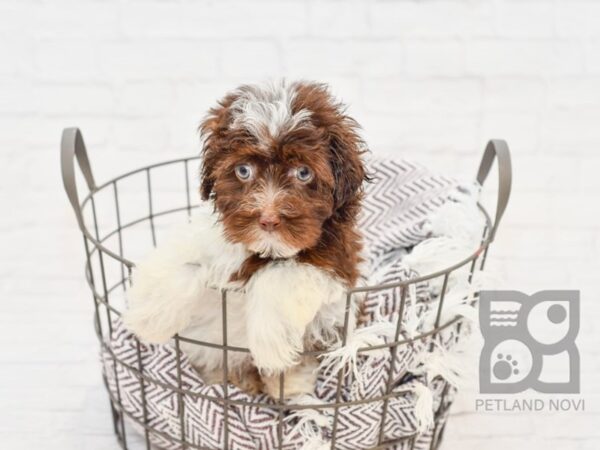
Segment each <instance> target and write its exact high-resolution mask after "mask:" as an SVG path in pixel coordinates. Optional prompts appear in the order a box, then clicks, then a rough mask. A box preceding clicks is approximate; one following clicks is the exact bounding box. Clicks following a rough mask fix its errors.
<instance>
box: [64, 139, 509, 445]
mask: <svg viewBox="0 0 600 450" xmlns="http://www.w3.org/2000/svg"><path fill="white" fill-rule="evenodd" d="M75 159H77V162H78V166H79V169H80V171H81V174H82V175H83V178H84V180H85V183H86V184H87V188H88V194H87V195H86V196H85V197H84V198H83V200H81V201H80V198H79V195H78V190H77V183H76V173H75ZM495 159H497V160H498V173H499V176H498V180H499V189H498V198H497V205H496V212H495V219H494V221H493V222H492V220H491V218H490V216H489V214H488V213H487V212H486V210H485V208H484V207H483V206H482V205H481V204H478V208H479V211H480V212H481V214H482V215H483V216H484V218H485V223H486V226H485V230H484V232H483V236H482V239H481V243H480V246H479V247H478V248H477V249H476V251H475V252H473V253H472V254H471V255H470V256H469V257H467V258H465V259H463V260H462V261H457V262H456V263H455V264H453V265H451V266H450V267H447V268H446V269H444V270H441V271H438V272H436V273H432V274H426V275H423V276H420V277H419V278H413V279H411V280H409V281H403V282H399V283H394V284H386V285H377V286H368V287H360V288H354V289H350V290H348V292H347V295H346V298H347V304H346V311H349V309H350V308H349V305H350V302H351V299H352V296H353V295H359V294H361V293H367V292H370V291H371V292H375V291H380V290H382V289H388V288H397V289H398V290H399V292H400V298H401V302H402V304H401V306H400V308H401V310H402V306H403V303H404V301H405V298H406V292H407V290H408V289H409V288H410V287H411V285H413V284H414V285H416V284H417V283H419V282H423V281H426V280H434V279H439V280H442V283H441V285H442V290H441V293H440V300H439V305H438V307H437V308H438V310H437V320H436V321H435V326H434V327H433V328H432V329H429V330H424V332H422V333H421V334H419V335H418V336H415V337H413V338H411V339H406V338H405V337H403V336H401V335H400V320H401V314H399V317H398V325H397V333H396V335H395V339H394V340H393V341H392V342H389V343H388V344H386V345H385V347H389V348H390V350H395V349H396V348H398V347H399V346H403V345H409V344H410V343H411V342H412V341H417V340H421V339H422V340H424V339H425V338H427V337H431V336H435V335H436V334H438V333H440V332H442V331H443V330H445V329H447V328H449V327H458V328H459V329H460V326H461V318H460V317H458V316H457V317H454V318H452V319H451V320H449V321H447V322H446V323H440V318H441V317H442V309H443V307H444V295H445V294H446V286H447V283H448V278H449V276H450V274H451V273H452V272H453V271H455V270H457V269H460V268H463V269H468V270H469V281H470V280H471V278H472V277H473V274H474V272H475V270H476V268H477V269H479V270H483V268H484V265H485V260H486V257H487V253H488V248H489V245H490V243H491V242H492V241H493V239H494V236H495V234H496V231H497V228H498V225H499V222H500V219H501V217H502V215H503V213H504V210H505V208H506V206H507V203H508V199H509V195H510V189H511V163H510V153H509V150H508V146H507V145H506V143H505V142H504V141H501V140H492V141H490V142H489V143H488V145H487V146H486V148H485V151H484V154H483V158H482V161H481V164H480V167H479V171H478V173H477V181H478V182H479V183H480V184H481V185H483V183H484V181H485V180H486V178H487V176H488V174H489V172H490V169H491V167H492V164H493V162H494V160H495ZM198 160H199V157H190V158H184V159H177V160H172V161H167V162H163V163H159V164H154V165H150V166H147V167H142V168H139V169H137V170H134V171H131V172H128V173H126V174H123V175H121V176H118V177H116V178H114V179H112V180H109V181H107V182H106V183H104V184H101V185H97V184H96V182H95V180H94V177H93V175H92V170H91V166H90V162H89V159H88V155H87V151H86V148H85V145H84V142H83V138H82V135H81V132H80V131H79V129H77V128H69V129H65V130H64V131H63V135H62V143H61V168H62V178H63V184H64V188H65V191H66V193H67V197H68V198H69V201H70V203H71V205H72V207H73V210H74V212H75V216H76V219H77V222H78V225H79V229H80V230H81V232H82V234H83V243H84V248H85V255H86V265H85V278H86V280H87V283H88V285H89V287H90V289H91V291H92V294H93V305H94V328H95V331H96V334H97V336H98V339H99V342H100V345H101V347H102V349H103V351H106V352H108V355H109V357H110V359H111V360H112V367H113V368H114V374H111V376H113V375H114V378H113V379H114V380H115V381H116V395H114V393H113V392H112V391H111V389H110V387H109V385H108V381H107V377H106V374H105V375H104V383H105V385H106V388H107V391H108V394H109V400H110V407H111V411H112V420H113V426H114V432H115V434H116V437H117V441H118V444H119V445H120V447H121V448H123V449H133V448H145V449H147V450H150V448H152V443H153V442H155V441H156V439H154V438H155V437H156V438H160V440H161V441H162V442H169V443H170V444H172V445H173V446H178V447H179V448H181V449H211V450H212V449H214V447H202V446H199V445H196V444H194V443H193V442H189V441H188V440H186V436H185V433H184V431H183V430H184V427H183V417H184V415H185V407H184V402H183V401H182V396H184V395H186V394H188V392H186V389H185V388H184V387H182V375H181V364H180V361H181V358H182V353H181V351H180V343H181V342H186V343H188V344H189V341H186V340H185V338H184V337H181V336H174V343H175V351H176V352H177V383H176V384H174V385H165V384H164V383H162V382H160V381H159V380H157V379H156V378H155V377H152V376H150V375H149V374H148V373H145V372H144V370H143V362H142V358H141V351H140V348H141V345H142V344H140V342H139V341H137V367H132V366H131V365H128V366H127V369H128V370H130V371H132V372H133V373H134V374H135V376H136V378H137V382H138V383H139V393H140V397H141V398H140V401H141V407H142V410H143V415H142V418H141V419H140V418H139V417H136V416H135V415H134V414H132V413H131V412H130V411H128V410H127V408H125V407H124V404H123V401H122V397H121V390H120V388H119V376H118V373H117V369H116V368H117V367H118V365H124V364H125V363H124V362H123V361H122V359H121V358H120V357H119V355H116V354H115V353H114V352H112V351H111V349H110V346H109V344H108V343H107V341H108V339H109V337H110V336H111V334H112V332H113V326H114V323H115V318H116V317H119V316H120V315H121V312H122V310H123V305H122V304H121V305H119V304H118V303H117V301H116V300H115V298H116V297H122V296H123V293H124V292H125V291H126V290H127V289H128V287H129V285H130V279H131V272H132V268H133V267H134V262H133V261H134V260H135V259H137V257H135V256H131V255H135V254H136V251H139V256H141V255H142V254H143V252H144V251H147V250H148V248H149V246H150V245H153V246H156V244H157V242H158V240H159V239H160V235H161V233H162V232H163V231H164V230H166V229H168V228H169V226H170V225H171V223H181V221H182V220H185V218H189V217H190V216H191V213H192V210H194V209H196V208H199V207H201V204H200V203H195V202H193V201H192V199H193V198H195V196H194V195H193V194H192V193H191V183H190V166H191V165H192V163H197V162H198ZM159 197H160V198H159ZM136 243H137V247H136ZM125 255H127V257H125ZM227 293H228V292H227V290H223V291H222V317H221V320H222V327H223V345H220V344H215V343H201V342H194V344H196V345H208V346H211V347H213V348H215V347H216V348H219V349H221V350H222V352H223V354H224V359H223V360H224V361H227V353H228V352H238V351H241V352H248V349H246V348H239V347H232V346H229V345H227V332H226V330H227ZM347 329H348V314H346V319H345V326H344V329H343V330H342V345H344V344H345V342H346V338H347ZM370 350H373V348H361V349H359V352H368V351H370ZM316 353H319V352H316ZM321 353H325V351H324V352H321ZM314 354H315V352H311V355H314ZM392 355H396V353H395V352H393V353H392ZM394 357H395V356H393V357H392V361H391V364H392V366H393V364H394ZM223 372H224V373H223V391H224V393H225V396H224V398H215V399H213V400H214V401H216V402H221V404H222V405H223V408H224V411H227V408H228V407H229V406H230V405H232V404H239V403H240V402H243V401H241V400H233V399H230V398H228V396H227V392H228V391H227V382H226V380H227V367H226V364H225V367H224V368H223ZM283 377H284V376H283V375H282V376H281V377H280V392H281V396H280V398H279V400H278V401H277V402H276V403H275V404H265V405H261V404H257V403H252V406H253V407H265V408H266V407H268V408H270V409H273V408H275V409H276V410H277V415H278V425H277V430H278V433H277V434H278V436H277V442H278V444H277V448H278V449H284V448H289V447H286V446H285V444H284V441H283V436H282V430H283V424H284V417H285V415H286V414H287V413H289V412H291V411H294V410H299V409H307V408H314V409H319V408H324V407H325V408H329V409H330V410H331V409H332V410H333V426H332V429H331V435H330V440H331V449H335V448H337V447H336V438H337V434H338V426H337V425H338V415H339V410H340V408H342V407H347V406H351V405H354V404H356V403H358V401H343V400H342V399H341V395H340V391H341V385H342V383H341V381H342V372H341V370H340V373H338V376H337V391H336V401H335V402H334V403H330V404H326V405H321V404H315V405H306V404H290V403H289V402H288V403H286V402H284V399H283V389H282V388H281V387H282V386H283V383H284V379H283ZM392 382H393V380H392V376H391V375H388V380H387V387H386V393H385V394H384V395H382V396H378V397H376V398H370V399H367V400H362V402H363V403H365V402H383V409H382V414H381V430H382V431H381V433H380V437H379V442H378V443H377V445H376V446H374V447H371V449H373V450H374V449H383V448H401V449H414V448H428V449H437V448H439V446H440V443H441V440H442V436H443V432H444V427H445V424H446V419H447V416H448V409H449V407H450V405H451V403H452V398H451V397H452V396H451V395H450V394H451V391H452V389H451V387H450V386H449V385H448V383H447V382H445V381H444V380H442V379H438V380H437V382H438V383H439V385H441V399H440V401H439V403H438V404H439V407H438V408H437V410H436V411H435V414H434V427H433V429H432V430H430V431H429V432H428V433H427V434H426V435H423V434H419V433H417V432H415V433H413V434H412V435H410V436H408V437H403V438H402V439H396V440H385V439H384V436H383V429H384V427H383V425H384V424H385V421H386V419H387V415H388V412H389V411H388V406H389V402H390V400H391V399H392V398H394V396H395V395H397V394H396V393H395V392H393V391H392ZM157 383H158V384H159V385H160V386H161V387H162V388H164V389H167V390H170V391H171V392H174V393H175V394H176V395H177V397H178V399H179V410H178V413H179V416H180V420H181V425H182V433H181V436H180V437H179V438H176V437H173V436H170V435H167V434H165V433H164V432H161V431H160V430H158V429H156V428H155V427H154V426H153V424H152V423H151V421H150V418H149V414H148V411H147V404H146V391H147V390H148V389H150V388H151V386H155V385H156V384H157ZM228 416H229V414H228V413H227V412H225V416H224V427H223V433H224V436H225V437H224V442H225V444H224V447H223V448H225V449H228V448H230V447H229V446H228V444H227V443H228V439H227V435H228V433H229V432H230V430H229V421H228ZM132 425H133V426H134V427H135V428H137V429H138V430H141V431H142V435H143V438H142V439H140V438H134V437H133V436H132V433H131V432H130V431H129V428H130V426H132ZM134 436H135V435H134Z"/></svg>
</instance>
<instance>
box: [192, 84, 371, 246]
mask: <svg viewBox="0 0 600 450" xmlns="http://www.w3.org/2000/svg"><path fill="white" fill-rule="evenodd" d="M356 127H357V126H356V123H355V122H354V121H353V120H352V119H350V118H348V117H347V116H345V115H344V114H343V113H342V111H341V110H340V106H339V105H338V104H336V103H335V102H334V101H333V100H332V98H331V96H330V95H329V93H328V92H327V90H326V88H324V87H323V86H321V85H315V84H306V83H297V84H290V85H285V84H283V83H282V84H278V85H270V86H264V87H260V86H244V87H242V88H240V89H238V90H237V91H235V92H233V93H232V94H230V95H229V96H227V97H226V98H225V99H224V100H222V101H221V102H220V106H219V107H217V108H215V109H213V110H212V111H211V113H210V115H209V117H208V118H207V119H206V121H205V122H204V124H203V125H202V132H203V134H204V137H205V142H204V151H203V153H204V164H203V170H202V195H203V197H204V198H205V199H206V198H209V197H210V196H211V195H212V197H213V199H214V202H215V206H216V209H217V211H218V212H219V213H220V216H221V219H222V222H223V226H224V230H225V234H226V238H227V239H229V240H230V241H231V242H236V243H242V244H244V245H245V246H246V247H247V248H248V249H249V250H250V251H252V252H253V253H257V254H259V255H260V256H262V257H271V258H280V257H283V258H286V257H290V256H293V255H295V254H296V253H298V252H300V251H302V250H305V249H308V248H311V247H314V246H315V245H317V244H318V242H319V239H320V237H321V235H322V232H323V225H324V223H325V222H326V221H328V220H335V219H337V220H339V221H343V219H344V217H346V218H347V216H349V214H348V213H351V214H355V212H354V211H349V210H350V209H356V206H357V205H355V203H356V204H357V203H358V201H359V197H360V188H361V184H362V180H363V178H364V170H363V167H362V162H361V160H360V154H361V152H362V142H361V141H360V138H359V137H358V135H357V133H356Z"/></svg>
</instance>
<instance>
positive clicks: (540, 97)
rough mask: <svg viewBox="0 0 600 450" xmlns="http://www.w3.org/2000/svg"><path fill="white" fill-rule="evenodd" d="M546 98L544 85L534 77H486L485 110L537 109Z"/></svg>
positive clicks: (541, 106) (484, 83) (484, 89)
mask: <svg viewBox="0 0 600 450" xmlns="http://www.w3.org/2000/svg"><path fill="white" fill-rule="evenodd" d="M545 100H546V86H545V84H544V82H543V80H541V79H536V78H520V77H511V78H495V77H493V76H489V77H486V78H485V80H484V82H483V106H484V109H485V110H486V111H504V112H516V111H530V112H531V111H539V110H540V109H541V108H543V107H544V104H545Z"/></svg>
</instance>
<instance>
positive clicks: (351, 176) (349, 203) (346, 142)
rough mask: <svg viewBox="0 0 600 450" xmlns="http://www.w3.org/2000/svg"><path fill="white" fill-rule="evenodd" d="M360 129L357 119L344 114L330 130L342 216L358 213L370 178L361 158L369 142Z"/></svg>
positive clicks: (336, 193) (336, 206)
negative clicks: (365, 186)
mask: <svg viewBox="0 0 600 450" xmlns="http://www.w3.org/2000/svg"><path fill="white" fill-rule="evenodd" d="M358 130H359V125H358V124H357V123H356V121H355V120H354V119H352V118H350V117H348V116H345V115H342V114H340V116H339V118H338V120H336V121H335V123H334V124H332V125H330V126H329V127H328V130H327V133H328V135H329V148H330V151H331V166H332V170H333V176H334V179H335V188H334V192H333V195H334V202H335V203H334V210H335V211H336V213H338V214H339V215H340V216H341V217H342V218H344V217H353V216H354V215H355V214H356V209H357V208H358V205H359V203H360V200H361V198H362V185H363V182H364V181H367V180H368V177H367V174H366V171H365V167H364V163H363V161H362V155H363V154H364V153H365V152H366V145H365V143H364V141H363V140H362V139H361V137H360V136H359V134H358Z"/></svg>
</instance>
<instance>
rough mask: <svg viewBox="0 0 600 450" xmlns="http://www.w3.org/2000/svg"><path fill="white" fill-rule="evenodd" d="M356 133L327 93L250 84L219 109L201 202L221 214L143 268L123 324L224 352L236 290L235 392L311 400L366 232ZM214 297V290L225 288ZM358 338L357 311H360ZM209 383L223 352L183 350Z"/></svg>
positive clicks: (231, 333)
mask: <svg viewBox="0 0 600 450" xmlns="http://www.w3.org/2000/svg"><path fill="white" fill-rule="evenodd" d="M358 128H359V127H358V124H357V123H356V122H355V121H354V120H353V119H352V118H350V117H348V116H347V115H346V114H345V112H344V107H343V106H342V105H341V104H340V103H338V102H336V101H335V100H334V98H333V97H332V95H331V94H330V93H329V91H328V89H327V87H326V86H324V85H322V84H315V83H310V82H295V83H285V82H280V83H275V84H265V85H252V86H250V85H248V86H242V87H240V88H238V89H237V90H235V91H233V92H231V93H229V94H228V95H226V96H225V98H223V99H222V100H221V101H220V102H219V104H218V106H217V107H215V108H213V109H211V110H210V112H209V114H208V117H207V118H206V119H205V121H204V122H203V123H202V125H201V127H200V131H201V134H202V136H203V141H204V145H203V152H202V154H203V165H202V170H201V196H202V199H203V200H210V201H211V202H212V204H213V206H214V213H213V214H200V215H199V216H198V217H197V218H196V219H195V220H194V221H193V222H192V223H191V224H190V225H189V226H187V227H186V228H185V229H184V230H182V231H180V232H179V233H178V234H177V236H176V237H175V238H174V240H173V241H172V242H171V243H168V244H166V245H163V246H160V247H159V248H158V249H156V250H155V251H154V252H153V254H151V255H150V256H149V257H148V259H147V260H146V261H143V262H142V264H140V266H139V267H138V269H137V271H136V272H135V274H134V278H133V287H132V289H131V290H130V291H129V294H128V301H129V310H128V311H127V312H126V314H125V316H124V321H125V324H126V325H127V326H128V327H129V328H130V329H131V330H132V331H133V332H134V333H135V334H136V335H137V336H139V337H140V338H141V339H142V340H145V341H148V342H156V343H164V342H167V341H168V340H169V339H170V338H171V337H172V336H173V335H174V334H176V333H180V335H181V336H184V337H187V338H191V339H194V340H196V341H201V342H203V343H206V342H207V343H212V344H222V343H223V342H224V336H223V323H222V309H221V308H222V298H221V292H220V291H219V290H218V289H219V288H220V289H223V288H225V289H227V300H226V308H227V311H226V312H227V336H226V342H227V344H228V345H229V346H233V347H244V348H248V349H249V351H250V352H249V353H248V352H241V351H235V350H229V351H228V360H227V363H228V364H227V367H228V375H227V376H228V380H229V381H230V382H232V383H234V384H236V385H238V386H240V387H241V388H242V389H244V390H246V391H248V392H252V393H256V392H260V391H264V392H267V393H268V394H270V395H271V396H273V397H278V396H279V375H280V374H281V373H282V372H284V373H285V383H284V396H285V397H290V396H293V395H297V394H300V393H306V392H312V391H313V389H314V382H315V370H314V369H315V368H316V362H315V360H314V358H310V357H306V356H302V355H301V354H302V352H303V351H310V350H315V349H322V348H326V347H327V346H329V345H331V344H332V343H334V342H335V341H336V340H337V339H338V337H339V332H340V329H341V327H343V324H344V316H345V305H346V291H347V289H348V288H351V287H353V286H354V285H355V283H356V282H357V279H358V276H359V263H360V262H361V257H360V252H361V238H360V235H359V232H358V230H357V226H356V220H357V214H358V212H359V209H360V203H361V198H362V184H363V181H365V180H366V174H365V169H364V166H363V161H362V155H363V153H364V152H365V151H366V147H365V144H364V142H363V141H362V140H361V138H360V137H359V134H358ZM215 288H217V289H215ZM351 309H352V311H351V312H350V324H349V327H350V329H352V328H353V326H354V320H355V311H356V309H357V305H356V299H353V301H352V303H351ZM182 349H183V351H184V352H186V353H187V355H188V356H189V357H190V359H191V361H192V363H193V364H194V366H195V367H196V368H197V369H198V370H199V371H200V372H201V374H202V375H203V377H204V379H205V380H206V381H207V382H222V381H223V363H224V361H223V351H222V350H221V349H218V348H213V347H210V346H203V345H195V344H190V343H185V342H184V343H182Z"/></svg>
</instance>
